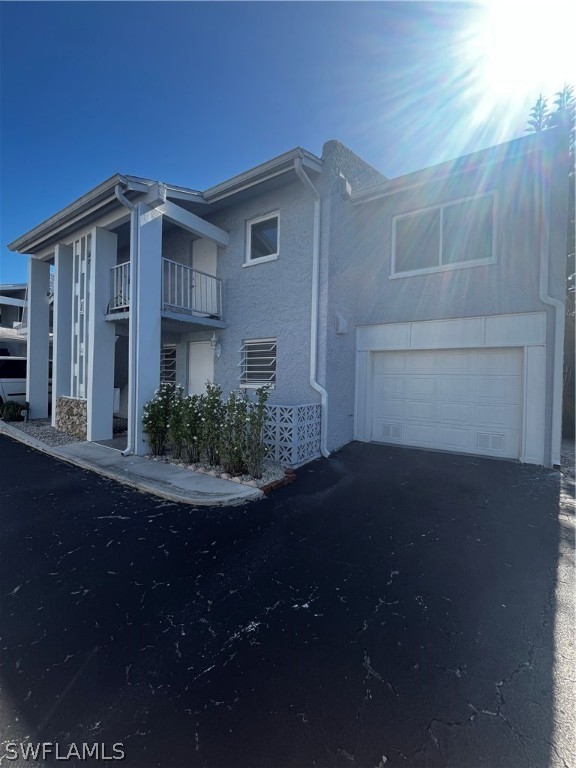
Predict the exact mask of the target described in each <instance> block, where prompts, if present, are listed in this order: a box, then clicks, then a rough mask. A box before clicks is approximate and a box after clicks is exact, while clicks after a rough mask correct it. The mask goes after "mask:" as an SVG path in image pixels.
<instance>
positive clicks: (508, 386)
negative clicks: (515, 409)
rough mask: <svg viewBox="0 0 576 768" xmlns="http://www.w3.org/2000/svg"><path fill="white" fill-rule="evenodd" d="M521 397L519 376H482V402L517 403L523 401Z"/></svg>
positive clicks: (480, 383)
mask: <svg viewBox="0 0 576 768" xmlns="http://www.w3.org/2000/svg"><path fill="white" fill-rule="evenodd" d="M521 397H522V395H521V391H520V378H519V377H518V376H509V377H505V376H498V377H490V378H482V379H480V381H479V386H478V400H479V401H480V402H492V403H502V404H504V403H509V404H510V405H516V404H519V403H520V402H521Z"/></svg>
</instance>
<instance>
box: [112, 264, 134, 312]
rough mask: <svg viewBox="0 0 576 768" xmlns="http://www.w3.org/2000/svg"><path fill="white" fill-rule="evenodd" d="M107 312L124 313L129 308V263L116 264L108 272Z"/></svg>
mask: <svg viewBox="0 0 576 768" xmlns="http://www.w3.org/2000/svg"><path fill="white" fill-rule="evenodd" d="M110 295H111V298H110V305H109V311H110V312H114V311H117V310H119V311H126V310H128V309H129V307H130V262H129V261H125V262H124V263H123V264H117V265H116V266H115V267H112V269H111V270H110Z"/></svg>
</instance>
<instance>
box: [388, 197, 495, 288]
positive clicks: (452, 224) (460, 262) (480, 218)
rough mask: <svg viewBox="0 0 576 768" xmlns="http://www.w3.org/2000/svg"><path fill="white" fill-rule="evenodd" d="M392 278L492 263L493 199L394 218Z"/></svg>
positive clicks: (466, 201)
mask: <svg viewBox="0 0 576 768" xmlns="http://www.w3.org/2000/svg"><path fill="white" fill-rule="evenodd" d="M393 231H394V237H393V245H392V249H393V252H392V277H396V276H400V275H402V276H405V275H410V274H414V273H418V272H436V271H442V270H446V269H456V268H458V267H466V266H469V267H472V266H477V265H481V264H490V263H493V262H494V261H495V252H494V195H493V194H492V193H490V194H486V195H481V196H478V197H468V198H464V199H462V200H456V201H454V202H451V203H446V204H444V205H439V206H435V207H434V208H426V209H424V210H421V211H414V212H412V213H406V214H402V215H400V216H395V217H394V224H393Z"/></svg>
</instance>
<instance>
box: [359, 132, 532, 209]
mask: <svg viewBox="0 0 576 768" xmlns="http://www.w3.org/2000/svg"><path fill="white" fill-rule="evenodd" d="M540 146H541V142H540V134H531V135H530V136H523V137H522V138H520V139H514V140H513V141H508V142H506V143H505V144H498V145H496V146H494V147H488V148H487V149H482V150H480V151H478V152H473V153H471V154H469V155H463V156H462V157H458V158H456V159H454V160H448V161H447V162H445V163H440V164H439V165H434V166H431V167H430V168H424V169H423V170H421V171H415V172H414V173H408V174H406V175H404V176H398V177H397V178H395V179H389V180H387V181H385V182H383V183H380V184H377V185H373V186H369V187H363V188H361V189H358V190H356V191H355V192H352V193H351V195H350V199H351V200H352V202H353V203H354V204H355V205H361V204H363V203H369V202H371V201H373V200H379V199H381V198H384V197H389V196H390V195H394V194H397V193H399V192H406V191H408V190H410V189H416V188H418V187H422V186H425V185H426V184H430V183H433V182H438V181H442V180H443V179H447V178H450V177H454V176H458V175H461V174H465V173H471V172H473V171H475V170H478V169H480V168H484V167H486V166H488V165H496V164H499V163H504V162H507V161H509V160H512V159H516V158H519V157H522V156H525V155H528V154H531V153H533V152H535V151H538V150H539V149H540Z"/></svg>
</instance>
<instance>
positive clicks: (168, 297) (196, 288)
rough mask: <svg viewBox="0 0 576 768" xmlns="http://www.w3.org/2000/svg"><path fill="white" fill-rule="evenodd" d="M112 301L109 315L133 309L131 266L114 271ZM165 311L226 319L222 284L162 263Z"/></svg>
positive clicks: (178, 265) (197, 272)
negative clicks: (131, 306)
mask: <svg viewBox="0 0 576 768" xmlns="http://www.w3.org/2000/svg"><path fill="white" fill-rule="evenodd" d="M110 290H111V298H110V304H109V311H110V312H114V311H121V310H125V309H128V308H129V306H130V262H125V263H124V264H118V265H117V266H115V267H112V269H111V270H110ZM162 309H164V310H169V311H173V312H183V313H189V314H191V315H193V314H196V315H204V316H207V317H218V318H220V317H222V281H221V280H220V279H219V278H217V277H214V276H213V275H208V274H206V273H205V272H199V271H198V270H197V269H191V268H190V267H186V266H184V265H183V264H178V263H177V262H175V261H171V260H170V259H162Z"/></svg>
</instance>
